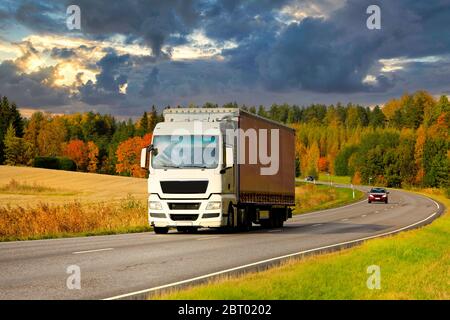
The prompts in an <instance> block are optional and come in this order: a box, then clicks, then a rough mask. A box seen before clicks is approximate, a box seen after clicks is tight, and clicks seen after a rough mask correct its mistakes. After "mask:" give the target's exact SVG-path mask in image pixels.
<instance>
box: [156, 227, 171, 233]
mask: <svg viewBox="0 0 450 320" xmlns="http://www.w3.org/2000/svg"><path fill="white" fill-rule="evenodd" d="M153 231H154V232H155V233H156V234H166V233H168V232H169V228H167V227H153Z"/></svg>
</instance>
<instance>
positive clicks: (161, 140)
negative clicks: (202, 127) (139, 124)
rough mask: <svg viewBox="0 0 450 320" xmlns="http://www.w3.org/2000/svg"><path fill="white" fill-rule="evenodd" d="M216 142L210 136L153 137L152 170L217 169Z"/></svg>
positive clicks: (216, 138) (217, 153)
mask: <svg viewBox="0 0 450 320" xmlns="http://www.w3.org/2000/svg"><path fill="white" fill-rule="evenodd" d="M218 140H219V139H218V137H217V136H211V135H177V136H172V135H158V136H154V137H153V147H154V148H155V149H156V152H155V153H154V154H153V156H152V168H154V169H166V168H179V169H185V168H206V169H213V168H217V165H218V160H219V149H218V145H219V144H218Z"/></svg>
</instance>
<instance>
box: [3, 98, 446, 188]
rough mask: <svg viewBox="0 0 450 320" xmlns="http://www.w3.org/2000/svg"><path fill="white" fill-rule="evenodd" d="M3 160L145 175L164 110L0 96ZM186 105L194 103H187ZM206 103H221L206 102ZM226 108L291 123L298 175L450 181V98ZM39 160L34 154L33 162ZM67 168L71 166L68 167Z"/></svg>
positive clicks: (390, 181)
mask: <svg viewBox="0 0 450 320" xmlns="http://www.w3.org/2000/svg"><path fill="white" fill-rule="evenodd" d="M0 101H1V103H0V163H5V164H9V165H35V164H36V162H37V163H44V166H45V163H46V161H48V160H52V159H53V160H54V159H55V158H58V159H60V162H61V163H63V162H64V161H63V160H64V159H66V160H67V159H69V160H70V161H72V162H73V164H74V166H73V167H74V169H76V170H79V171H87V172H97V173H105V174H120V175H129V176H136V177H143V176H145V172H144V171H143V170H141V169H140V168H139V152H140V149H141V147H143V146H145V145H147V144H149V143H150V141H151V133H152V131H153V128H154V127H155V125H156V124H157V123H158V122H159V121H162V120H163V119H162V114H161V113H159V112H158V111H157V109H156V107H155V106H153V107H152V108H151V109H150V110H149V112H144V114H143V115H142V116H141V117H140V118H139V119H138V120H137V121H132V120H131V119H128V120H127V121H118V120H117V119H115V118H114V117H113V116H111V115H102V114H99V113H94V112H86V113H75V114H70V115H51V114H48V113H43V112H35V113H33V114H32V116H31V117H30V118H29V119H25V118H22V117H21V115H20V113H19V111H18V110H17V106H16V105H15V104H14V103H10V102H9V101H8V99H7V98H6V97H2V98H1V99H0ZM189 107H198V106H195V105H190V106H189ZM201 107H203V108H218V107H219V105H218V104H214V103H210V102H207V103H205V104H204V105H203V106H201ZM221 107H224V108H237V107H240V108H242V109H245V110H248V111H249V112H252V113H255V114H258V115H260V116H263V117H266V118H269V119H272V120H275V121H278V122H282V123H285V124H287V125H289V126H292V127H293V128H295V129H296V146H295V148H296V157H297V167H298V168H297V174H298V175H299V176H306V175H313V176H317V175H318V173H319V172H327V173H330V174H336V175H349V176H352V178H353V181H354V182H355V183H372V184H379V185H386V186H402V185H404V184H408V185H419V186H430V187H438V186H448V185H449V182H448V181H449V163H450V160H449V159H450V151H449V150H450V142H449V123H450V103H449V101H448V99H447V97H446V96H441V97H440V98H439V99H435V98H434V97H433V96H432V95H430V94H429V93H428V92H426V91H417V92H415V93H413V94H404V95H403V96H402V97H400V98H398V99H392V100H389V101H387V102H386V103H385V104H384V106H382V107H380V106H375V107H364V106H361V105H358V104H352V103H349V104H347V105H342V104H340V103H338V104H336V105H324V104H311V105H309V106H298V105H289V104H273V105H271V106H270V107H268V108H265V107H264V106H258V107H257V106H246V105H238V104H237V103H235V102H234V103H227V104H224V105H222V106H221ZM36 160H38V161H36ZM68 167H70V166H68Z"/></svg>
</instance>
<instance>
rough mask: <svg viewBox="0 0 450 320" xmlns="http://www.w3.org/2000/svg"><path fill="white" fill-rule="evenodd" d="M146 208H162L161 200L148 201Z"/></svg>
mask: <svg viewBox="0 0 450 320" xmlns="http://www.w3.org/2000/svg"><path fill="white" fill-rule="evenodd" d="M148 208H149V209H150V210H162V205H161V202H159V201H149V202H148Z"/></svg>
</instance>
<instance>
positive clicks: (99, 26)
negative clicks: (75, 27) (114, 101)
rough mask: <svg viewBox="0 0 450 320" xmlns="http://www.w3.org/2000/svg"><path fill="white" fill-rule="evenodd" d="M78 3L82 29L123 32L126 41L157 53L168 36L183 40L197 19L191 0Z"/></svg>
mask: <svg viewBox="0 0 450 320" xmlns="http://www.w3.org/2000/svg"><path fill="white" fill-rule="evenodd" d="M70 3H71V4H76V5H78V6H80V8H81V12H82V17H83V18H82V26H81V27H82V32H83V33H85V34H88V35H92V36H96V37H99V38H104V37H108V36H111V35H115V34H122V35H125V36H126V37H127V40H128V41H129V42H131V41H140V42H143V43H145V44H147V45H149V46H150V47H151V48H152V50H153V53H154V55H156V56H158V55H160V54H161V53H162V52H161V49H162V46H163V45H164V44H165V43H166V42H167V41H168V40H174V37H173V34H177V35H178V37H177V38H178V41H184V38H185V36H186V35H188V34H189V33H190V32H191V31H192V29H193V28H194V27H196V26H197V23H198V21H199V11H198V10H197V9H198V8H196V2H195V1H191V0H156V1H145V0H133V1H108V0H97V1H91V0H77V1H70Z"/></svg>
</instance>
